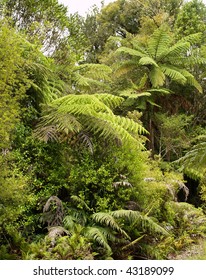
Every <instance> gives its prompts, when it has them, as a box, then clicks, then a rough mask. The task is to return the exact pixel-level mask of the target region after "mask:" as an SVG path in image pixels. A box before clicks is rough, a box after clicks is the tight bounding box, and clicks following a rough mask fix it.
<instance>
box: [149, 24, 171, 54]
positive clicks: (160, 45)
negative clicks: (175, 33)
mask: <svg viewBox="0 0 206 280" xmlns="http://www.w3.org/2000/svg"><path fill="white" fill-rule="evenodd" d="M170 43H171V36H169V34H168V33H167V32H165V31H163V30H161V29H157V30H156V31H155V32H154V33H153V34H152V36H151V38H150V40H149V42H148V51H149V53H150V55H151V57H153V58H154V59H156V60H158V58H159V57H160V56H161V55H162V53H163V52H164V51H165V50H166V49H167V48H168V46H169V45H170Z"/></svg>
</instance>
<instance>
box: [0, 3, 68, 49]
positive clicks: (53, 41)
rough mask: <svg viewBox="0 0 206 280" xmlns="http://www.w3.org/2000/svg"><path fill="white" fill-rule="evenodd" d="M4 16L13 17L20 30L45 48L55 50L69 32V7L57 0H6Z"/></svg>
mask: <svg viewBox="0 0 206 280" xmlns="http://www.w3.org/2000/svg"><path fill="white" fill-rule="evenodd" d="M4 3H5V7H4V9H3V16H7V17H9V18H11V19H12V21H13V24H14V26H15V27H16V28H17V29H18V30H23V31H24V32H25V33H27V35H28V36H29V38H30V40H32V41H33V42H34V41H36V42H39V43H40V44H42V45H43V46H44V50H45V51H47V52H49V51H53V50H54V49H55V47H56V46H57V45H58V44H59V43H60V42H61V41H62V38H64V37H65V34H66V33H68V19H67V8H66V7H65V6H64V5H62V4H59V3H58V1H57V0H45V1H40V0H37V1H36V0H18V1H14V0H5V2H4Z"/></svg>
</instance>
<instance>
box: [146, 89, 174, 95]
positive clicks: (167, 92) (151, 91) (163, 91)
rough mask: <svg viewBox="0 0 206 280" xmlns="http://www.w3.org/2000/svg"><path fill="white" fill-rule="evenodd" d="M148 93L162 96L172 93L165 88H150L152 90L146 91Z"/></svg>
mask: <svg viewBox="0 0 206 280" xmlns="http://www.w3.org/2000/svg"><path fill="white" fill-rule="evenodd" d="M148 92H149V93H157V94H159V93H160V94H161V93H162V94H164V95H166V94H171V93H172V91H171V90H169V89H167V88H152V89H148Z"/></svg>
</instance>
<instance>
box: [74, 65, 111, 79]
mask: <svg viewBox="0 0 206 280" xmlns="http://www.w3.org/2000/svg"><path fill="white" fill-rule="evenodd" d="M77 69H78V70H80V73H81V72H83V73H84V76H86V77H89V78H90V79H95V80H107V81H109V80H111V73H112V69H111V68H110V67H109V66H107V65H105V64H94V63H85V64H82V65H79V66H77Z"/></svg>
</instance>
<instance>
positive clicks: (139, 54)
mask: <svg viewBox="0 0 206 280" xmlns="http://www.w3.org/2000/svg"><path fill="white" fill-rule="evenodd" d="M116 53H125V54H128V55H132V56H136V57H145V53H143V52H140V51H137V50H134V49H131V48H128V47H120V48H118V49H117V50H116Z"/></svg>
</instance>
